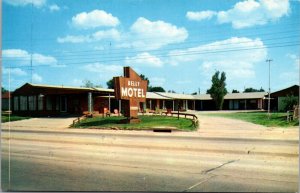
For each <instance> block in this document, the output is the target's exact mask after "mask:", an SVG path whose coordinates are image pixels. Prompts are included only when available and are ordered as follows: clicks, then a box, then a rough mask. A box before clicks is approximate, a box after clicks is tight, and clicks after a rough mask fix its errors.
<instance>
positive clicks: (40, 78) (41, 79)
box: [32, 73, 43, 83]
mask: <svg viewBox="0 0 300 193" xmlns="http://www.w3.org/2000/svg"><path fill="white" fill-rule="evenodd" d="M32 81H33V82H38V83H39V82H42V81H43V78H42V77H41V76H40V75H38V74H36V73H34V74H33V75H32Z"/></svg>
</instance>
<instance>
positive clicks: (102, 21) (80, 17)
mask: <svg viewBox="0 0 300 193" xmlns="http://www.w3.org/2000/svg"><path fill="white" fill-rule="evenodd" d="M119 23H120V21H119V19H118V18H117V17H114V16H113V15H112V14H110V13H106V12H105V11H103V10H97V9H96V10H93V11H91V12H88V13H87V12H82V13H79V14H77V15H76V16H73V17H72V24H73V25H74V26H76V27H78V28H83V29H89V28H96V27H102V26H109V27H114V26H117V25H119Z"/></svg>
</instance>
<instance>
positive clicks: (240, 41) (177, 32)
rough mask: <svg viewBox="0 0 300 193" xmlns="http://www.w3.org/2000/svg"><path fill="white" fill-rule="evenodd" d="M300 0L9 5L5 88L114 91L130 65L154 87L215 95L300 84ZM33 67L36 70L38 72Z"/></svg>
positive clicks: (6, 1)
mask: <svg viewBox="0 0 300 193" xmlns="http://www.w3.org/2000/svg"><path fill="white" fill-rule="evenodd" d="M299 18H300V0H245V1H243V0H239V1H234V0H231V1H226V0H188V1H187V0H163V1H162V0H76V1H74V0H59V1H58V0H57V1H54V0H3V1H2V86H3V87H5V88H6V89H9V90H11V91H13V90H15V89H16V88H19V87H20V86H22V85H23V84H25V83H27V82H29V83H30V82H32V83H35V84H49V85H65V86H82V85H83V84H84V83H83V82H84V81H87V80H89V81H91V82H92V83H94V84H95V85H101V86H102V87H104V88H106V87H107V85H106V82H107V81H108V80H110V79H111V78H112V77H114V76H122V75H123V74H122V73H123V67H124V66H130V67H132V68H133V69H134V70H135V71H136V72H137V73H139V74H144V75H145V76H146V77H148V78H149V80H150V85H151V86H161V87H163V88H164V89H165V90H166V91H168V90H174V91H175V92H177V93H186V94H191V93H194V92H199V91H200V93H201V94H204V93H206V90H207V89H209V88H210V86H211V77H212V75H213V74H214V73H215V72H216V71H220V72H225V73H226V77H227V78H226V88H227V90H228V92H231V91H232V90H233V89H236V90H238V91H240V92H242V91H243V90H244V88H248V87H252V88H256V89H260V88H261V87H262V88H263V89H265V90H266V91H267V90H268V87H269V86H268V85H269V82H268V81H269V63H268V62H266V60H268V59H272V61H271V62H270V69H271V70H270V74H271V76H270V80H271V91H276V90H280V89H283V88H286V87H289V86H292V85H294V84H299V53H300V45H299V44H300V20H299ZM31 65H32V68H31Z"/></svg>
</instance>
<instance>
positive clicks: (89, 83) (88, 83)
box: [81, 80, 102, 88]
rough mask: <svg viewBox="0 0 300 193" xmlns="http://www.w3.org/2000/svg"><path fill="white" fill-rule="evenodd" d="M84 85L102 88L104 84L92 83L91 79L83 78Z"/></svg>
mask: <svg viewBox="0 0 300 193" xmlns="http://www.w3.org/2000/svg"><path fill="white" fill-rule="evenodd" d="M82 83H83V85H82V86H81V87H86V88H93V87H94V88H101V87H102V86H101V85H100V84H99V85H95V84H94V83H92V82H91V81H90V80H83V81H82Z"/></svg>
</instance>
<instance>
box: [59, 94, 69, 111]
mask: <svg viewBox="0 0 300 193" xmlns="http://www.w3.org/2000/svg"><path fill="white" fill-rule="evenodd" d="M60 112H67V97H66V96H60Z"/></svg>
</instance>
